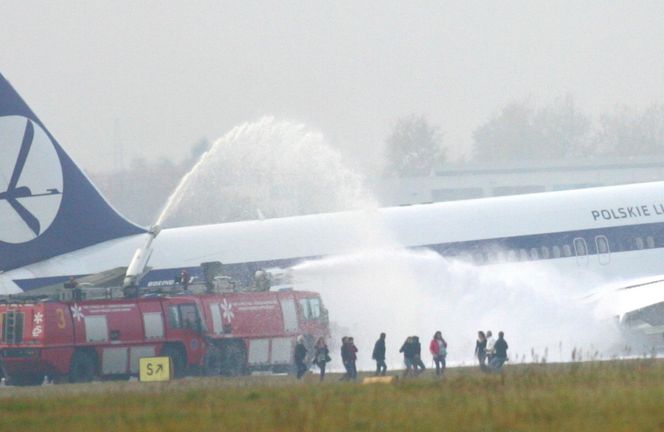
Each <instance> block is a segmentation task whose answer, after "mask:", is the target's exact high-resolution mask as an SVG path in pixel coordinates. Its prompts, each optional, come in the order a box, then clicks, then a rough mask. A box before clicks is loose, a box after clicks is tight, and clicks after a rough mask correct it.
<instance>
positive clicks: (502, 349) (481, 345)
mask: <svg viewBox="0 0 664 432" xmlns="http://www.w3.org/2000/svg"><path fill="white" fill-rule="evenodd" d="M508 348H509V346H508V345H507V342H506V341H505V334H504V333H503V332H498V339H495V338H494V337H493V333H491V330H488V331H487V332H486V333H484V332H483V331H482V330H480V331H478V332H477V342H476V344H475V355H476V356H477V360H478V361H479V363H480V369H481V370H483V371H485V372H500V371H501V370H502V368H503V364H505V362H506V361H507V349H508Z"/></svg>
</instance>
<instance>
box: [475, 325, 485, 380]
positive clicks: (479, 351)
mask: <svg viewBox="0 0 664 432" xmlns="http://www.w3.org/2000/svg"><path fill="white" fill-rule="evenodd" d="M475 355H476V356H477V360H479V362H480V370H482V371H486V335H485V334H484V332H483V331H482V330H480V331H478V332H477V342H476V343H475Z"/></svg>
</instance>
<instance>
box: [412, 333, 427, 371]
mask: <svg viewBox="0 0 664 432" xmlns="http://www.w3.org/2000/svg"><path fill="white" fill-rule="evenodd" d="M425 369H426V367H425V366H424V362H423V361H422V344H420V338H419V337H418V336H413V370H414V371H415V375H416V376H417V375H419V374H421V373H422V372H424V370H425Z"/></svg>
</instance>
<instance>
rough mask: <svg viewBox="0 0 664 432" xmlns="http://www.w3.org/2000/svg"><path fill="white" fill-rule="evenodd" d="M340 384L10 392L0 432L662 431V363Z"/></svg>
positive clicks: (254, 380)
mask: <svg viewBox="0 0 664 432" xmlns="http://www.w3.org/2000/svg"><path fill="white" fill-rule="evenodd" d="M427 374H428V372H427ZM337 378H338V377H335V376H330V380H329V381H328V382H326V383H324V384H322V385H321V384H319V383H318V382H317V380H316V379H315V377H313V376H310V377H308V379H307V380H306V381H305V382H296V381H295V380H294V379H293V378H291V377H248V378H244V379H222V378H214V379H212V378H194V379H186V380H181V381H173V382H169V383H149V384H148V383H139V382H128V383H92V384H90V385H63V386H43V387H40V388H10V387H7V388H2V389H0V431H14V430H34V431H68V432H70V431H113V432H122V431H159V432H167V431H190V432H200V431H229V430H241V431H246V432H251V431H273V430H276V431H327V430H329V431H332V430H334V431H337V430H338V431H348V430H362V431H388V430H397V431H400V432H405V431H410V430H431V431H434V430H436V431H438V430H450V431H455V430H472V431H540V430H542V431H559V430H565V431H570V430H582V431H589V430H602V431H650V430H664V408H663V407H662V402H663V401H664V361H659V360H652V359H643V360H630V361H612V362H589V363H572V364H562V365H519V366H510V367H506V368H505V373H504V374H503V375H486V374H482V373H479V372H478V371H477V370H475V369H470V368H457V369H451V370H449V371H448V376H447V377H446V378H445V379H443V380H438V379H435V378H433V377H431V376H430V375H428V376H424V375H423V376H420V377H418V378H416V379H410V380H405V381H401V382H399V383H398V384H396V385H384V384H383V385H378V384H377V385H361V384H359V383H339V382H338V381H336V380H337Z"/></svg>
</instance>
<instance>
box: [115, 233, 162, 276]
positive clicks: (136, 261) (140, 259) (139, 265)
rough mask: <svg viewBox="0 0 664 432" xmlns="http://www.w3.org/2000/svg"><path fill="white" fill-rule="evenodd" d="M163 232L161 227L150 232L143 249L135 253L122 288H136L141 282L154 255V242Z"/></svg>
mask: <svg viewBox="0 0 664 432" xmlns="http://www.w3.org/2000/svg"><path fill="white" fill-rule="evenodd" d="M160 232H161V227H160V226H159V225H153V226H151V227H150V229H149V230H148V232H147V233H146V234H147V238H146V239H145V243H144V244H143V247H140V248H138V249H136V252H134V257H133V258H132V259H131V263H130V264H129V267H127V273H126V274H125V278H124V282H123V283H122V288H131V287H136V286H137V285H138V283H139V282H140V280H141V277H142V276H143V274H144V272H145V267H146V266H147V265H148V261H149V260H150V256H151V255H152V248H151V247H150V246H152V242H153V241H154V239H155V238H157V235H159V233H160Z"/></svg>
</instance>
